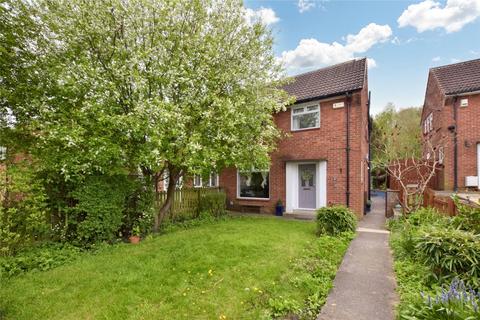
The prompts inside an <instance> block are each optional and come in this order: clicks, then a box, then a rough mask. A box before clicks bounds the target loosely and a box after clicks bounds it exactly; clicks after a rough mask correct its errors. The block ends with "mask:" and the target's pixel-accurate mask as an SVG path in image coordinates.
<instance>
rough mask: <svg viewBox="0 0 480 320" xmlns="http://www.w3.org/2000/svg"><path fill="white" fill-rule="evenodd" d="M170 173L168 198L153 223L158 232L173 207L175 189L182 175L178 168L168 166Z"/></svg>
mask: <svg viewBox="0 0 480 320" xmlns="http://www.w3.org/2000/svg"><path fill="white" fill-rule="evenodd" d="M168 169H169V170H168V174H169V179H168V187H167V199H165V203H164V204H163V206H162V207H161V208H160V210H159V211H158V213H157V214H156V215H155V221H154V224H153V232H155V233H157V232H158V230H159V228H160V225H161V223H162V222H163V220H164V219H165V216H166V215H167V214H168V212H169V211H170V208H171V207H172V203H173V198H174V195H175V189H176V186H177V180H178V178H179V176H180V174H179V172H178V170H177V169H176V168H175V167H173V166H169V167H168Z"/></svg>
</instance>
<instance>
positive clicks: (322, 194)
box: [285, 161, 327, 213]
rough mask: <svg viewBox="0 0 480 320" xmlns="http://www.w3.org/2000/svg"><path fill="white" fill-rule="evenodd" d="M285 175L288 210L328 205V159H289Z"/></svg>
mask: <svg viewBox="0 0 480 320" xmlns="http://www.w3.org/2000/svg"><path fill="white" fill-rule="evenodd" d="M285 176H286V179H285V182H286V185H285V190H286V203H285V211H286V212H290V213H291V212H294V211H295V210H302V209H310V210H314V209H318V208H321V207H325V206H326V205H327V161H318V162H301V161H288V162H287V163H286V166H285Z"/></svg>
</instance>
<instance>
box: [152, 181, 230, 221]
mask: <svg viewBox="0 0 480 320" xmlns="http://www.w3.org/2000/svg"><path fill="white" fill-rule="evenodd" d="M218 192H224V190H223V189H222V188H185V189H177V190H175V193H174V195H173V202H172V206H171V207H170V212H169V215H168V216H169V219H171V220H188V219H192V218H196V217H197V216H198V214H199V203H200V198H201V197H202V196H203V195H206V194H209V193H218ZM156 199H157V200H156V202H157V203H156V204H157V208H161V207H162V205H163V204H164V203H165V201H166V200H167V192H166V191H160V192H158V193H157V198H156Z"/></svg>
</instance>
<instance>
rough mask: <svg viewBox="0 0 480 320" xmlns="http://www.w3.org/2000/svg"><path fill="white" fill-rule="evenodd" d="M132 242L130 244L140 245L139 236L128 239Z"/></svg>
mask: <svg viewBox="0 0 480 320" xmlns="http://www.w3.org/2000/svg"><path fill="white" fill-rule="evenodd" d="M128 239H129V240H130V243H133V244H138V243H140V237H139V236H130V238H128Z"/></svg>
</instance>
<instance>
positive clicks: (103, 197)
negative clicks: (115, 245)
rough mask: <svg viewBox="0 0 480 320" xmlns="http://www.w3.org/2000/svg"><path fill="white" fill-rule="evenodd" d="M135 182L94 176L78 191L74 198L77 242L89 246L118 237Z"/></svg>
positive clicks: (117, 177)
mask: <svg viewBox="0 0 480 320" xmlns="http://www.w3.org/2000/svg"><path fill="white" fill-rule="evenodd" d="M131 188H132V185H131V181H129V180H128V177H126V176H120V175H119V176H113V177H109V176H103V175H100V176H90V177H87V179H85V182H84V184H83V185H81V186H80V187H79V188H77V189H76V190H75V191H74V192H73V193H72V195H73V197H74V199H75V200H77V201H78V203H77V205H76V206H75V207H74V208H73V213H74V218H75V220H74V221H72V223H73V224H74V225H75V230H74V231H73V234H72V236H73V239H72V240H73V241H74V242H75V243H77V244H79V245H89V244H92V243H95V242H100V241H111V240H113V239H115V238H116V237H118V235H119V234H118V233H119V230H120V227H121V225H122V218H123V211H124V208H125V203H126V200H127V196H128V195H129V191H130V189H131Z"/></svg>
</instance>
